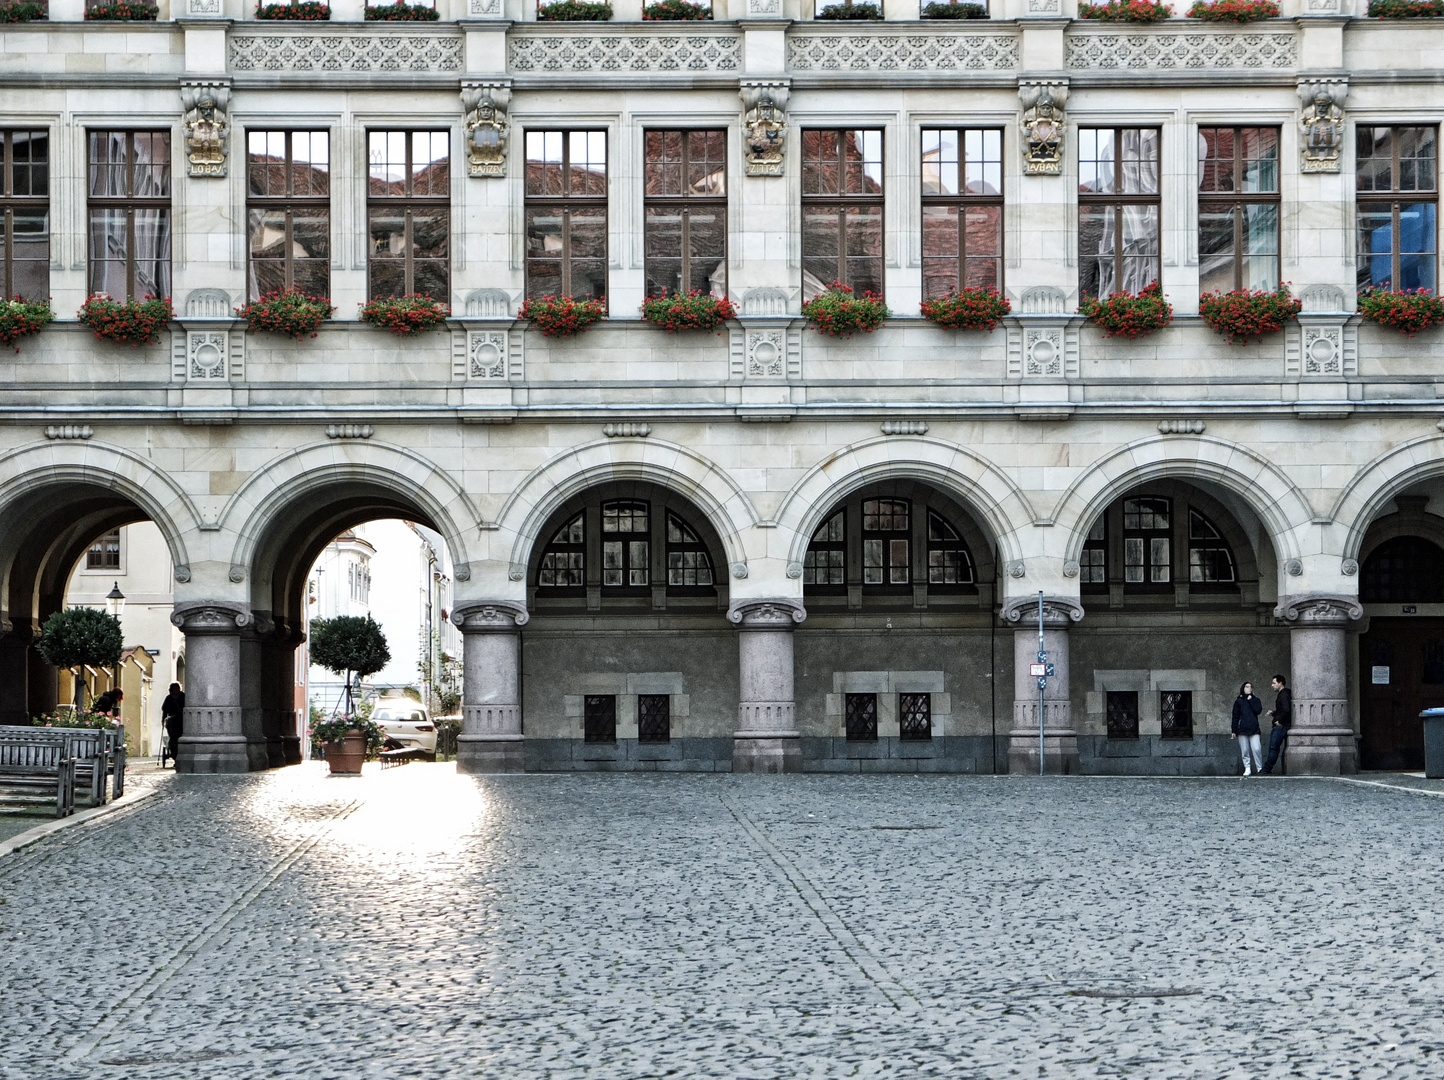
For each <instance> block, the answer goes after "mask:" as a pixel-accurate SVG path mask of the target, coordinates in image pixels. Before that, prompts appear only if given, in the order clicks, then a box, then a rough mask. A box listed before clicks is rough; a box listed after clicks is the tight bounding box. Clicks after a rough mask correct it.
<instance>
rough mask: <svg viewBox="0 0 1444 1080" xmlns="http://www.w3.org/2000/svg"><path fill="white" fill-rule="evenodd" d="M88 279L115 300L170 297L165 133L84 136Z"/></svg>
mask: <svg viewBox="0 0 1444 1080" xmlns="http://www.w3.org/2000/svg"><path fill="white" fill-rule="evenodd" d="M89 143H90V155H89V162H90V175H89V185H88V189H87V190H88V191H89V193H90V281H89V288H90V291H91V292H92V293H105V294H107V295H109V296H112V297H114V298H115V299H117V300H124V299H131V298H135V299H144V298H145V297H147V296H157V297H166V296H170V292H171V282H170V225H171V218H170V132H168V131H92V132H90V139H89Z"/></svg>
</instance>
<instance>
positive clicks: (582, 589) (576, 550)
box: [536, 509, 587, 596]
mask: <svg viewBox="0 0 1444 1080" xmlns="http://www.w3.org/2000/svg"><path fill="white" fill-rule="evenodd" d="M578 521H580V522H581V533H582V535H581V539H579V540H565V541H561V540H558V539H557V537H558V536H560V535H561V534H562V532H563V531H564V530H567V529H570V528H571V527H572V525H573V524H574V523H576V522H578ZM553 553H556V554H565V555H568V556H570V555H573V554H580V555H581V565H580V566H579V567H577V566H567V567H564V568H563V569H565V570H566V571H567V572H568V573H570V572H571V571H573V570H576V571H577V572H578V574H579V576H580V577H581V581H580V583H578V584H575V585H556V584H547V583H546V582H544V581H542V575H543V574H544V573H546V572H547V569H548V567H547V565H546V560H547V556H548V555H550V554H553ZM550 569H551V571H552V573H553V574H555V573H556V571H557V567H555V566H553V567H551V568H550ZM536 589H537V592H538V594H539V595H541V596H585V595H586V591H587V513H586V510H585V509H581V510H578V511H577V512H576V513H575V514H572V515H571V516H570V517H568V518H567V519H566V520H565V521H563V522H562V523H561V525H560V526H559V527H558V528H557V529H556V531H555V532H553V533H552V538H551V539H550V540H548V541H547V543H546V545H545V546H544V547H543V548H542V555H541V560H540V561H539V562H538V564H537V573H536Z"/></svg>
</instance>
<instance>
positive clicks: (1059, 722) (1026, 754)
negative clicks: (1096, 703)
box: [1002, 596, 1083, 776]
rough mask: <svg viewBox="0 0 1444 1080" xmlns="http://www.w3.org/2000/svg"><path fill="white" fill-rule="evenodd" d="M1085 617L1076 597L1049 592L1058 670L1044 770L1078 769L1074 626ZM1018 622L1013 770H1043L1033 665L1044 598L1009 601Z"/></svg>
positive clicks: (1005, 615) (1009, 613)
mask: <svg viewBox="0 0 1444 1080" xmlns="http://www.w3.org/2000/svg"><path fill="white" fill-rule="evenodd" d="M1082 618H1083V607H1082V605H1080V604H1079V603H1078V601H1076V600H1070V599H1067V598H1063V597H1056V596H1045V597H1043V647H1044V648H1045V649H1046V650H1047V652H1048V663H1049V664H1051V665H1053V674H1052V675H1050V676H1049V677H1048V688H1047V690H1046V691H1045V692H1044V697H1043V707H1044V724H1043V736H1042V741H1043V746H1042V754H1043V771H1044V772H1048V773H1056V774H1063V775H1066V774H1070V773H1077V772H1078V731H1077V729H1076V728H1075V727H1074V726H1073V706H1072V703H1071V701H1070V700H1069V681H1068V627H1069V626H1071V625H1072V624H1073V623H1075V622H1078V621H1079V620H1081V619H1082ZM1002 619H1003V621H1004V622H1005V623H1007V624H1009V625H1011V626H1013V627H1014V628H1015V629H1014V630H1013V730H1012V731H1010V732H1009V733H1008V772H1010V773H1019V774H1031V775H1033V776H1037V775H1038V771H1039V770H1038V754H1039V746H1038V740H1039V732H1038V679H1037V676H1035V675H1033V674H1031V673H1030V670H1029V666H1030V665H1032V664H1034V663H1037V660H1038V598H1037V597H1036V596H1032V597H1019V598H1017V599H1014V600H1010V601H1008V602H1007V603H1006V604H1004V605H1003V610H1002Z"/></svg>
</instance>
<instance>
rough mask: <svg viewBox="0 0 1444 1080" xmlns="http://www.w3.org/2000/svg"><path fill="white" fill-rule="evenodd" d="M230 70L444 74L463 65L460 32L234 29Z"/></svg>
mask: <svg viewBox="0 0 1444 1080" xmlns="http://www.w3.org/2000/svg"><path fill="white" fill-rule="evenodd" d="M229 52H230V66H231V70H232V71H276V72H286V71H337V72H376V73H384V72H394V73H396V74H398V75H405V74H412V73H416V72H423V73H425V72H448V71H461V69H462V59H463V55H462V38H461V35H460V34H455V35H441V34H425V35H423V34H405V33H396V32H395V31H394V30H388V31H387V32H385V33H375V32H371V33H354V34H278V33H275V32H270V33H247V32H245V31H236V32H233V33H232V34H231V37H230V42H229Z"/></svg>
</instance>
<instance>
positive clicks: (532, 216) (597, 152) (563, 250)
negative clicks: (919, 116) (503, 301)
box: [526, 131, 607, 300]
mask: <svg viewBox="0 0 1444 1080" xmlns="http://www.w3.org/2000/svg"><path fill="white" fill-rule="evenodd" d="M526 294H527V296H575V297H577V298H579V299H580V298H585V297H594V298H596V299H599V300H601V299H605V298H606V295H607V133H606V132H605V131H528V132H527V133H526Z"/></svg>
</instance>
